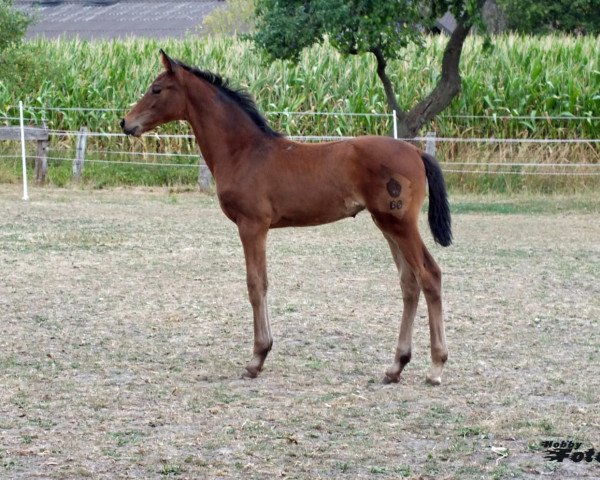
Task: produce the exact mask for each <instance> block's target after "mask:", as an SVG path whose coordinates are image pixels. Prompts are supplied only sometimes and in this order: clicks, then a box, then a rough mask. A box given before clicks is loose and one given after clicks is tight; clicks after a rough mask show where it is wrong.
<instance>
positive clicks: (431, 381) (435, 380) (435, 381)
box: [425, 375, 442, 387]
mask: <svg viewBox="0 0 600 480" xmlns="http://www.w3.org/2000/svg"><path fill="white" fill-rule="evenodd" d="M425 383H427V384H428V385H433V386H434V387H437V386H438V385H441V384H442V377H432V376H430V375H427V376H426V377H425Z"/></svg>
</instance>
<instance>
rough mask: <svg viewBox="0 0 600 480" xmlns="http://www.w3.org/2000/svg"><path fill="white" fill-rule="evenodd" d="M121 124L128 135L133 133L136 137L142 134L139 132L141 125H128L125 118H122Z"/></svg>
mask: <svg viewBox="0 0 600 480" xmlns="http://www.w3.org/2000/svg"><path fill="white" fill-rule="evenodd" d="M119 125H121V129H122V130H123V133H125V134H127V135H133V136H134V137H139V136H140V134H139V133H138V132H139V130H140V127H139V125H135V126H133V127H128V126H127V124H126V123H125V119H124V118H122V119H121V122H120V123H119Z"/></svg>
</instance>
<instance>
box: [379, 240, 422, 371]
mask: <svg viewBox="0 0 600 480" xmlns="http://www.w3.org/2000/svg"><path fill="white" fill-rule="evenodd" d="M384 236H385V239H386V240H387V241H388V244H389V245H390V250H391V252H392V256H393V257H394V263H395V264H396V267H397V268H398V273H399V274H400V287H401V288H402V300H403V302H404V306H403V309H402V320H401V322H400V334H399V336H398V345H397V346H396V355H395V356H394V363H393V364H392V366H391V367H390V368H388V369H387V371H386V372H385V378H384V379H383V381H384V382H385V383H396V382H398V381H400V374H401V373H402V370H403V369H404V367H405V366H406V365H407V364H408V362H410V358H411V353H412V332H413V322H414V319H415V315H416V313H417V305H418V304H419V294H420V293H421V287H419V283H418V282H417V279H416V277H415V275H414V273H413V271H412V269H411V267H410V265H409V264H408V263H406V260H404V257H403V255H402V253H401V251H400V248H399V247H398V244H397V243H396V242H395V241H394V239H393V238H392V237H391V236H389V235H387V234H386V233H384Z"/></svg>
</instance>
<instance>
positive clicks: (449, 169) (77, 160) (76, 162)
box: [0, 107, 600, 196]
mask: <svg viewBox="0 0 600 480" xmlns="http://www.w3.org/2000/svg"><path fill="white" fill-rule="evenodd" d="M30 108H34V109H38V110H51V109H52V108H45V107H30ZM53 110H63V111H68V110H71V111H73V110H76V111H121V110H124V109H116V108H114V109H92V108H79V107H67V108H53ZM21 112H22V111H21ZM267 114H271V115H276V114H277V115H286V116H292V115H325V116H343V115H346V116H368V117H369V116H370V117H390V116H392V117H394V116H393V115H391V114H377V113H372V114H362V113H350V114H346V113H336V112H267ZM463 117H464V118H492V119H497V118H499V117H498V116H493V117H481V116H467V115H466V116H463ZM0 118H4V119H19V121H20V122H22V119H23V116H20V117H0ZM505 118H506V119H516V118H518V117H516V116H506V117H505ZM522 118H524V119H528V120H531V119H532V117H522ZM537 118H538V119H543V120H548V119H549V118H552V117H537ZM575 118H577V117H555V119H560V120H563V119H564V120H566V119H575ZM579 118H581V119H585V120H590V119H594V118H599V119H600V117H579ZM394 119H395V118H394ZM28 130H35V131H39V130H40V129H39V128H36V127H24V126H23V125H22V123H21V132H22V134H24V133H25V132H27V131H28ZM43 131H44V133H45V134H46V135H47V136H46V138H48V136H54V137H61V136H62V137H76V138H77V140H78V145H79V146H78V147H77V152H78V153H77V154H76V155H75V157H74V158H71V157H69V158H67V157H64V156H53V157H47V158H46V157H44V158H45V160H54V161H57V162H64V161H67V162H73V172H74V176H75V177H76V178H78V177H79V176H80V175H81V172H82V170H83V166H84V162H86V163H98V164H114V165H135V166H152V167H184V168H189V167H193V168H199V183H202V181H203V180H206V179H205V178H204V177H206V173H207V172H206V170H207V168H206V166H205V165H203V162H201V159H202V155H201V153H200V152H198V153H196V154H190V153H181V154H178V153H167V152H147V151H146V152H135V151H122V150H91V151H87V154H88V155H89V154H92V155H95V156H97V155H121V156H131V157H136V156H137V157H147V156H153V157H158V158H161V157H163V158H164V157H183V158H194V159H198V161H194V162H193V163H173V162H167V163H160V162H152V161H135V159H134V160H133V161H125V160H107V159H98V158H88V159H87V160H86V159H85V158H84V156H85V148H86V147H85V144H84V143H82V142H84V141H85V139H86V138H87V137H100V138H111V137H112V138H127V137H128V136H127V135H125V134H124V133H110V132H88V131H87V130H86V131H85V132H82V131H81V130H80V131H73V130H58V129H47V128H44V129H43ZM143 138H147V139H152V138H154V139H159V140H160V139H186V140H193V139H194V138H195V137H194V135H192V134H158V133H150V134H146V135H144V136H143ZM287 138H289V139H290V140H300V141H305V142H315V141H329V140H336V141H339V140H345V139H351V138H355V137H352V136H328V135H321V136H316V135H314V136H299V135H290V136H288V137H287ZM403 140H408V141H413V142H414V141H417V142H426V143H427V147H428V150H429V149H430V148H432V149H433V150H435V145H436V144H438V143H481V144H509V145H510V144H513V145H514V144H588V145H592V144H593V145H595V144H598V143H600V139H596V138H566V139H554V138H496V137H490V138H481V137H466V138H463V137H436V136H435V133H431V132H430V133H428V134H427V135H426V136H421V137H415V138H405V139H403ZM22 143H23V144H24V142H23V141H22ZM22 148H23V149H24V145H23V146H22ZM61 150H62V149H56V148H55V149H52V151H54V152H60V151H61ZM44 151H45V150H44ZM38 156H39V152H38ZM18 157H19V156H18V155H0V158H18ZM511 157H512V158H513V159H514V158H523V157H519V156H518V155H515V156H511ZM441 163H442V164H443V165H444V166H445V168H444V171H445V172H446V173H453V174H478V175H482V174H486V175H487V174H492V175H552V176H559V175H560V176H597V175H600V171H591V172H590V171H587V172H586V171H583V172H582V171H573V169H577V170H579V168H588V169H597V168H600V164H597V163H539V162H535V163H534V162H514V161H513V162H487V163H486V162H472V161H467V162H451V161H442V162H441ZM457 166H462V167H479V169H473V168H471V169H464V168H460V169H457V168H453V167H457ZM490 167H497V168H499V169H497V170H490ZM507 167H519V168H525V169H531V168H539V169H548V168H560V169H563V170H565V169H566V170H567V171H560V172H559V171H555V170H554V171H547V170H546V171H530V170H527V171H523V170H519V171H508V170H505V169H506V168H507ZM24 168H25V167H24ZM36 168H37V162H36ZM44 173H45V172H44ZM25 188H26V187H25ZM24 195H25V196H26V195H27V193H26V190H25V193H24Z"/></svg>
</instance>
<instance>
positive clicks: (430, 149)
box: [425, 132, 436, 157]
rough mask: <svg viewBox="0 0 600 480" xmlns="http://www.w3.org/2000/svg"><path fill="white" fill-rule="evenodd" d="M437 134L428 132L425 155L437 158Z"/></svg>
mask: <svg viewBox="0 0 600 480" xmlns="http://www.w3.org/2000/svg"><path fill="white" fill-rule="evenodd" d="M435 137H436V135H435V132H427V141H426V143H425V153H428V154H429V155H432V156H434V157H435Z"/></svg>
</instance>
